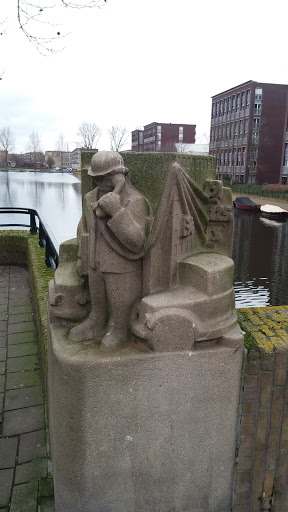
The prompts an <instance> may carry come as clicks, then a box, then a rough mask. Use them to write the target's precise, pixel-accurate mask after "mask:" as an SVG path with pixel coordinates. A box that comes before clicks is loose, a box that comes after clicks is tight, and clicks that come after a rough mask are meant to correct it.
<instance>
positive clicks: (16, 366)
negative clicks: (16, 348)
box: [7, 355, 39, 373]
mask: <svg viewBox="0 0 288 512" xmlns="http://www.w3.org/2000/svg"><path fill="white" fill-rule="evenodd" d="M37 368H39V362H38V358H37V356H35V355H34V356H23V357H11V358H10V359H8V361H7V372H8V373H10V372H11V373H14V372H21V371H22V372H23V371H26V370H36V369H37Z"/></svg>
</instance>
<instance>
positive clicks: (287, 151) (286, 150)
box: [284, 144, 288, 167]
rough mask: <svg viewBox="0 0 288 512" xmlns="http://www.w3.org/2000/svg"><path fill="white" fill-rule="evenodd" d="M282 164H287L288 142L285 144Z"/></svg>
mask: <svg viewBox="0 0 288 512" xmlns="http://www.w3.org/2000/svg"><path fill="white" fill-rule="evenodd" d="M284 165H285V167H287V166H288V144H285V154H284Z"/></svg>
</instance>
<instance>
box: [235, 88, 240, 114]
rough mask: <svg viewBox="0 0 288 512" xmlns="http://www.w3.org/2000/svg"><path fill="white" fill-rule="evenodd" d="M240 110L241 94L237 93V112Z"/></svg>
mask: <svg viewBox="0 0 288 512" xmlns="http://www.w3.org/2000/svg"><path fill="white" fill-rule="evenodd" d="M239 109H240V92H238V93H237V98H236V110H239Z"/></svg>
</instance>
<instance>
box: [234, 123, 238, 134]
mask: <svg viewBox="0 0 288 512" xmlns="http://www.w3.org/2000/svg"><path fill="white" fill-rule="evenodd" d="M234 133H235V137H238V121H235V132H234Z"/></svg>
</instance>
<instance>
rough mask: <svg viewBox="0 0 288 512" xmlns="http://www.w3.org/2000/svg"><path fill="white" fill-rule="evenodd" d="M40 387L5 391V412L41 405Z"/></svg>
mask: <svg viewBox="0 0 288 512" xmlns="http://www.w3.org/2000/svg"><path fill="white" fill-rule="evenodd" d="M43 402H44V400H43V396H42V386H35V387H32V388H21V389H12V390H9V391H6V401H5V410H6V411H11V410H13V409H22V408H23V407H32V406H33V405H40V404H43Z"/></svg>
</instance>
